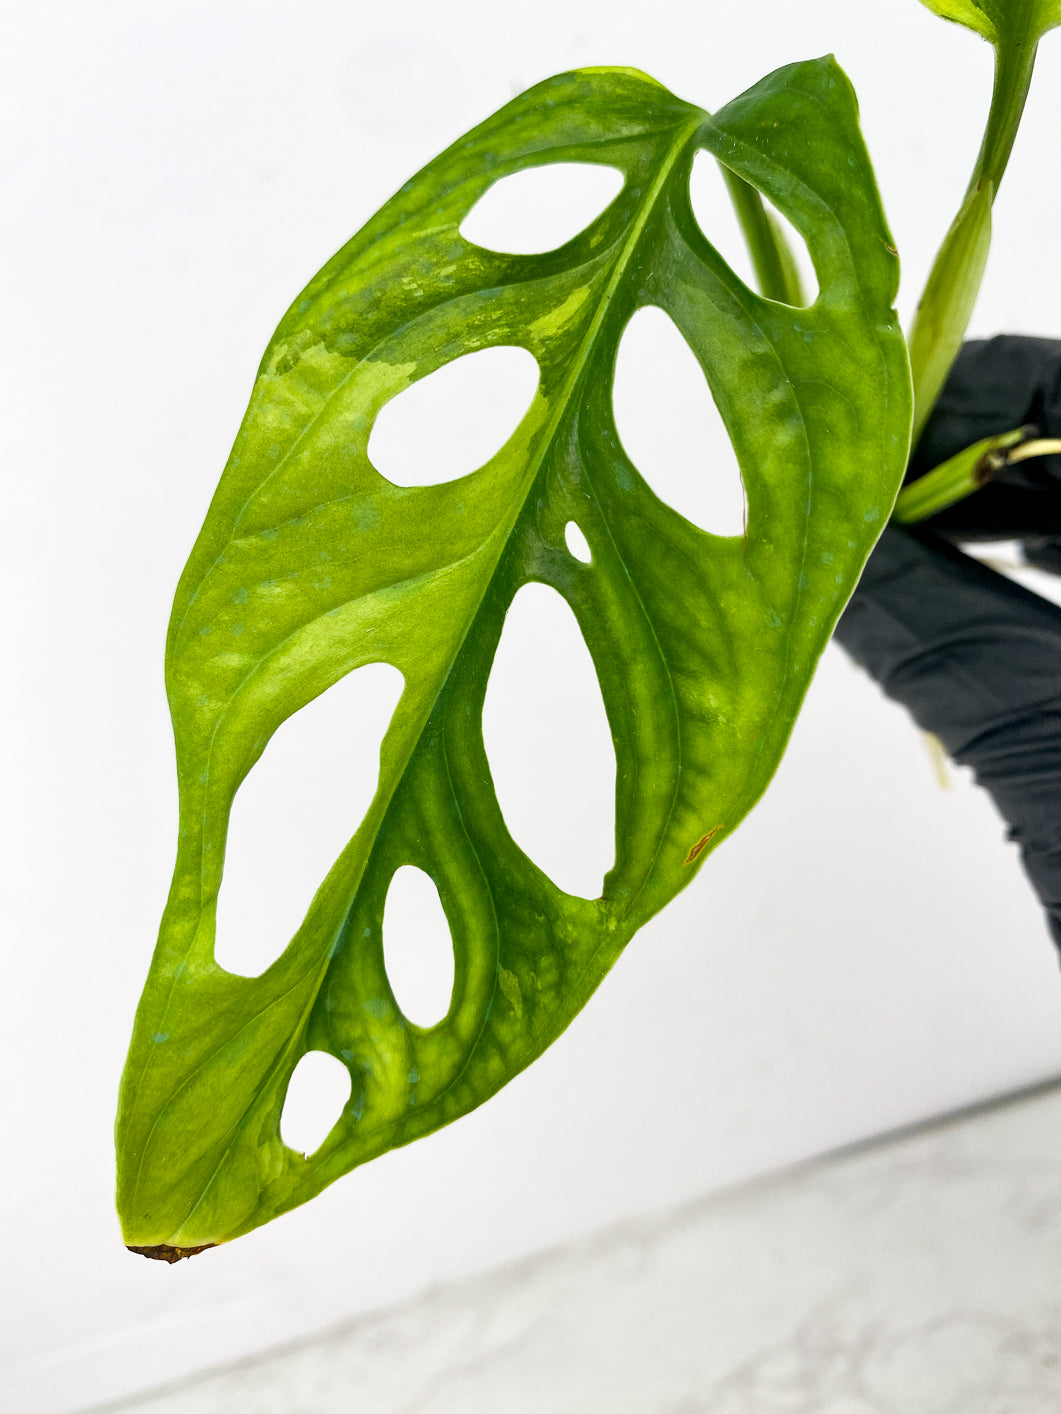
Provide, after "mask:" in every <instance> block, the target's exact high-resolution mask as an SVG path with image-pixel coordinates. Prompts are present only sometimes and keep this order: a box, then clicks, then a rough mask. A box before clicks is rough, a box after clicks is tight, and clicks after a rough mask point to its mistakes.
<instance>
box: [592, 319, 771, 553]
mask: <svg viewBox="0 0 1061 1414" xmlns="http://www.w3.org/2000/svg"><path fill="white" fill-rule="evenodd" d="M612 398H613V402H614V406H615V425H616V428H617V429H618V432H619V438H620V440H621V442H622V444H623V446H624V447H625V448H626V451H627V454H628V455H629V457H630V459H631V461H632V462H633V463H634V465H635V466H636V467H637V469H638V471H640V473H641V475H642V476H643V477H644V478H645V480H646V481H647V482H648V484H649V486H651V488H652V490H653V491H654V492H655V494H656V495H657V496H658V497H659V498H660V500H662V501H666V503H667V504H668V505H669V506H671V507H673V509H674V510H676V511H678V512H679V514H681V515H683V516H684V517H685V518H686V520H689V521H692V523H693V524H694V525H696V526H699V527H700V529H701V530H708V531H710V532H711V533H712V534H713V535H741V534H743V532H744V527H745V519H746V516H747V502H746V499H745V494H744V483H743V481H742V480H741V474H740V467H739V466H738V464H737V456H736V453H735V452H734V450H733V445H732V443H731V442H730V439H729V433H728V432H727V431H726V426H725V423H724V422H723V421H722V417H721V415H720V413H719V411H718V408H717V407H716V406H715V401H714V398H713V397H712V396H711V389H710V387H709V385H708V382H707V379H706V377H705V376H704V371H703V369H702V368H701V367H700V364H699V362H698V360H697V358H696V355H695V354H694V353H693V351H692V349H691V348H690V347H689V345H688V344H687V343H686V341H685V339H684V337H683V336H682V333H681V331H680V330H679V329H678V326H677V325H676V324H675V323H674V321H673V320H672V319H671V317H670V316H669V315H668V314H665V313H664V312H663V310H662V309H658V308H657V307H656V306H655V305H648V306H646V307H645V308H643V309H639V310H637V312H636V313H635V314H634V315H633V317H632V318H631V320H630V322H629V323H628V324H627V326H626V329H625V330H624V331H623V336H622V339H621V340H620V343H619V352H618V356H617V358H616V363H615V383H614V387H613V392H612Z"/></svg>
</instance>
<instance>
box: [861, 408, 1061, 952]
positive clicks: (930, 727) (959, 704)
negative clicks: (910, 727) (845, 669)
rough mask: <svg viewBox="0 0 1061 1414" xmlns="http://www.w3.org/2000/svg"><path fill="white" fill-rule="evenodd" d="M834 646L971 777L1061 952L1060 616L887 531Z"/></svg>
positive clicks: (928, 543)
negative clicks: (1014, 852) (986, 797)
mask: <svg viewBox="0 0 1061 1414" xmlns="http://www.w3.org/2000/svg"><path fill="white" fill-rule="evenodd" d="M985 435H986V434H985ZM836 638H837V640H838V641H839V642H840V643H841V644H842V645H843V647H844V648H845V649H846V650H847V652H848V653H850V654H851V656H852V657H853V658H854V659H855V660H856V661H857V662H859V663H861V664H862V666H863V667H864V668H866V669H867V670H868V671H869V672H870V673H871V674H872V676H873V677H874V678H875V679H876V680H877V682H878V683H879V684H880V686H881V687H882V688H883V689H884V691H885V692H886V693H887V694H888V696H889V697H893V698H895V700H896V701H897V702H901V703H902V704H903V706H904V707H906V708H907V710H908V711H909V712H910V714H911V715H912V716H913V717H914V719H915V720H916V721H917V722H918V723H919V724H920V725H921V726H922V727H923V728H924V729H925V730H926V731H930V732H933V733H934V734H935V735H936V736H938V737H939V738H940V740H941V741H942V742H943V744H944V746H945V747H946V749H947V751H948V752H949V753H950V755H951V756H952V757H953V758H954V760H955V761H958V762H959V763H961V764H963V765H967V766H971V767H972V769H973V771H974V773H975V775H976V779H977V781H978V782H979V784H980V785H981V786H983V787H984V789H985V790H987V791H988V792H989V793H990V795H991V797H992V799H993V800H994V802H995V805H996V806H997V807H998V809H999V811H1000V812H1001V814H1002V816H1003V818H1004V819H1005V820H1006V822H1007V824H1008V825H1009V834H1010V838H1012V839H1014V840H1016V842H1017V843H1018V844H1019V845H1020V849H1021V856H1022V859H1023V862H1024V868H1025V870H1026V872H1027V875H1028V878H1029V880H1030V881H1031V884H1032V887H1033V888H1034V889H1035V892H1036V893H1037V895H1038V897H1039V900H1040V902H1041V903H1042V905H1043V908H1044V909H1045V910H1046V915H1047V920H1048V923H1049V926H1050V932H1051V935H1052V937H1053V939H1054V942H1055V943H1056V944H1057V945H1058V947H1059V948H1061V609H1059V608H1057V607H1056V606H1055V605H1054V604H1051V603H1049V602H1048V601H1047V600H1045V599H1041V598H1039V596H1038V595H1036V594H1031V593H1029V592H1028V591H1027V590H1026V589H1023V588H1021V587H1020V586H1019V585H1017V584H1014V583H1013V582H1012V581H1011V580H1009V579H1006V578H1005V577H1004V576H1003V575H1000V574H996V573H995V572H994V571H993V570H990V569H988V568H987V567H986V566H984V565H981V564H980V563H978V562H977V561H976V560H972V559H970V558H969V557H968V556H967V555H963V554H961V552H960V551H958V550H956V549H954V548H953V547H952V546H950V545H948V544H946V543H944V542H941V541H939V540H937V539H935V538H934V537H932V536H927V535H914V534H911V533H908V532H905V531H902V530H899V529H896V528H894V527H889V528H888V529H887V530H885V532H884V535H883V536H882V537H881V540H880V542H879V544H878V545H877V548H876V549H875V550H874V551H873V554H872V555H871V556H870V559H869V563H868V564H867V566H866V569H865V572H864V574H863V576H862V580H861V583H860V584H859V587H858V589H857V590H856V592H855V596H854V598H853V599H852V600H851V603H850V604H849V605H848V607H847V609H846V610H845V612H844V614H843V616H842V617H841V619H840V623H839V624H838V625H837V629H836Z"/></svg>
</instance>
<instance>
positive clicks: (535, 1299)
mask: <svg viewBox="0 0 1061 1414" xmlns="http://www.w3.org/2000/svg"><path fill="white" fill-rule="evenodd" d="M1059 1160H1061V1085H1059V1084H1058V1083H1057V1082H1054V1083H1053V1084H1051V1085H1050V1086H1045V1087H1040V1088H1039V1089H1038V1090H1036V1091H1034V1092H1031V1093H1028V1094H1026V1095H1024V1096H1022V1097H1019V1098H1018V1099H1016V1100H1014V1101H1010V1102H1006V1103H1000V1104H998V1105H991V1106H984V1107H980V1108H978V1109H976V1110H974V1111H970V1112H967V1113H965V1114H963V1115H960V1116H957V1117H956V1118H955V1119H953V1120H951V1121H949V1122H946V1123H943V1124H936V1125H931V1126H926V1127H923V1128H918V1129H914V1130H911V1131H907V1132H905V1133H900V1134H899V1135H897V1136H891V1137H890V1138H888V1139H885V1140H880V1141H875V1142H873V1143H871V1144H868V1145H863V1146H856V1147H853V1148H851V1149H848V1150H842V1151H840V1152H838V1153H836V1154H834V1155H832V1156H830V1157H828V1158H825V1159H822V1160H817V1161H814V1162H812V1163H808V1164H805V1165H802V1166H800V1167H797V1168H795V1169H793V1170H790V1171H789V1172H787V1173H784V1174H781V1175H778V1176H776V1177H774V1178H771V1179H768V1180H765V1181H762V1182H759V1183H755V1184H750V1185H747V1186H745V1187H742V1188H739V1189H737V1190H734V1191H732V1192H730V1193H728V1194H722V1195H718V1196H715V1197H712V1198H709V1199H707V1200H705V1201H700V1202H696V1203H692V1204H689V1205H687V1206H685V1207H683V1208H681V1209H679V1210H677V1211H675V1212H674V1213H672V1214H671V1215H669V1216H664V1217H660V1218H653V1219H648V1220H643V1221H637V1222H627V1223H624V1224H621V1225H619V1226H617V1227H615V1228H613V1229H612V1230H611V1231H609V1232H606V1233H604V1234H601V1235H598V1236H596V1237H592V1238H589V1239H587V1240H584V1241H582V1242H579V1243H576V1244H572V1245H570V1246H567V1247H563V1248H560V1249H558V1250H556V1251H553V1252H550V1253H546V1254H544V1255H542V1256H539V1257H534V1258H530V1259H528V1260H525V1261H522V1262H519V1263H516V1264H513V1265H510V1266H508V1267H504V1268H502V1269H500V1270H498V1271H496V1272H492V1273H489V1274H487V1275H486V1276H482V1277H479V1278H476V1279H473V1280H471V1281H466V1282H462V1283H459V1284H456V1285H453V1286H446V1287H440V1288H437V1289H436V1290H434V1291H432V1292H430V1293H428V1294H427V1295H425V1296H423V1297H422V1298H420V1299H419V1300H417V1301H413V1302H409V1303H407V1304H405V1305H403V1306H399V1307H396V1308H394V1309H392V1310H390V1311H385V1312H382V1313H379V1314H375V1315H371V1316H368V1317H365V1318H363V1319H361V1320H359V1321H357V1322H355V1323H353V1324H350V1325H348V1326H345V1327H341V1328H339V1329H336V1330H333V1331H331V1332H329V1333H327V1334H325V1335H324V1336H322V1337H321V1338H320V1339H318V1340H314V1341H311V1342H307V1343H306V1344H303V1345H300V1346H297V1347H293V1348H289V1349H287V1350H281V1351H278V1352H276V1353H274V1354H273V1355H270V1356H268V1357H266V1358H264V1359H261V1360H257V1361H253V1362H247V1363H245V1364H242V1365H239V1366H236V1367H233V1368H231V1369H228V1370H224V1371H220V1372H218V1373H215V1374H213V1375H209V1376H207V1377H205V1378H203V1379H201V1380H199V1381H196V1382H194V1383H189V1384H187V1385H185V1386H183V1387H182V1388H174V1389H172V1390H170V1391H169V1392H168V1393H160V1394H158V1395H156V1396H155V1397H153V1398H147V1399H140V1400H136V1401H132V1402H125V1403H122V1404H118V1405H110V1406H108V1408H110V1409H112V1410H115V1411H116V1410H119V1409H121V1410H126V1411H131V1410H142V1411H143V1412H144V1414H222V1411H223V1412H224V1414H291V1411H293V1410H302V1409H306V1410H313V1411H314V1414H332V1411H335V1414H339V1411H343V1414H346V1411H348V1410H349V1409H351V1408H365V1409H371V1410H372V1411H373V1414H392V1411H393V1414H399V1411H401V1414H487V1411H494V1410H498V1409H500V1410H504V1411H505V1414H587V1411H605V1410H606V1411H608V1414H764V1411H766V1410H773V1409H777V1410H782V1409H785V1410H793V1411H795V1410H808V1411H809V1410H813V1411H816V1414H913V1411H916V1414H1001V1411H1014V1414H1016V1411H1019V1414H1056V1411H1057V1410H1058V1408H1061V1277H1059V1273H1061V1163H1059Z"/></svg>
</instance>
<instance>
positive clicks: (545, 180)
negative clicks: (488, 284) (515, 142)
mask: <svg viewBox="0 0 1061 1414" xmlns="http://www.w3.org/2000/svg"><path fill="white" fill-rule="evenodd" d="M623 182H624V177H623V174H622V172H620V171H619V170H618V169H617V168H615V167H609V166H605V165H602V164H600V163H596V162H550V163H548V164H547V165H545V166H540V167H530V168H528V169H527V170H526V171H523V172H514V173H512V175H511V176H508V177H501V178H500V179H499V180H498V181H496V182H494V184H493V185H492V186H491V187H489V188H488V189H487V190H486V191H485V192H484V193H483V195H482V196H481V197H480V198H479V200H478V201H477V202H476V203H475V205H474V206H473V207H472V209H471V210H470V211H469V212H468V214H467V216H466V217H465V218H464V220H463V222H462V223H461V228H460V233H461V235H462V236H463V237H464V239H465V240H466V241H471V242H472V244H473V245H477V246H481V247H483V248H484V249H485V250H495V251H503V252H505V253H507V254H509V255H542V254H544V253H545V252H547V251H552V250H558V249H559V248H560V246H563V245H566V244H567V243H568V241H570V240H573V239H574V238H575V236H577V235H578V234H579V232H580V231H583V230H585V228H586V227H587V226H588V225H589V224H590V222H591V221H594V220H596V218H597V217H598V216H599V215H600V214H601V212H603V211H604V210H605V209H606V208H607V207H608V206H610V205H611V203H612V202H613V201H614V200H615V198H616V197H617V196H618V194H619V193H620V191H622V189H623Z"/></svg>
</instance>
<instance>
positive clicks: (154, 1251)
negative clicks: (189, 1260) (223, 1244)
mask: <svg viewBox="0 0 1061 1414" xmlns="http://www.w3.org/2000/svg"><path fill="white" fill-rule="evenodd" d="M216 1246H217V1243H216V1242H204V1243H203V1245H202V1246H201V1247H167V1246H166V1244H165V1243H164V1242H160V1243H159V1245H158V1246H157V1247H130V1248H128V1249H127V1250H128V1251H130V1252H139V1254H140V1256H141V1257H150V1258H151V1259H152V1260H153V1261H155V1262H169V1263H170V1264H172V1263H173V1262H183V1261H184V1259H185V1257H197V1256H198V1255H199V1253H200V1252H206V1251H208V1250H209V1249H210V1248H211V1247H216Z"/></svg>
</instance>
